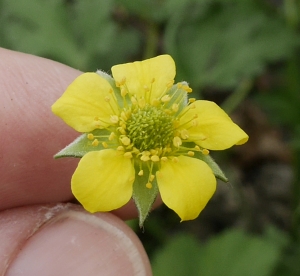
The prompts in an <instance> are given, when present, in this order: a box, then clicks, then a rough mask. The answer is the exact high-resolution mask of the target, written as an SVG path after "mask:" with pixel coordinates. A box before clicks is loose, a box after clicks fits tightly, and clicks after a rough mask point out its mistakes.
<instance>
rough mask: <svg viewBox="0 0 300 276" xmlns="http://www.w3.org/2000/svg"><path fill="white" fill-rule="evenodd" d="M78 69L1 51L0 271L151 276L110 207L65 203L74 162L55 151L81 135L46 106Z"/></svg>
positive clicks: (122, 213)
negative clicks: (99, 209) (92, 209)
mask: <svg viewBox="0 0 300 276" xmlns="http://www.w3.org/2000/svg"><path fill="white" fill-rule="evenodd" d="M80 74H81V72H80V71H77V70H74V69H72V68H70V67H67V66H65V65H62V64H60V63H57V62H53V61H50V60H47V59H43V58H39V57H35V56H31V55H27V54H22V53H18V52H13V51H9V50H5V49H0V127H1V130H0V176H1V185H0V210H1V212H0V241H1V242H0V243H1V248H0V275H14V276H15V275H31V276H32V275H43V276H47V275H72V276H74V275H75V276H76V275H151V268H150V264H149V260H148V258H147V255H146V253H145V251H144V249H143V247H142V245H141V243H140V241H139V240H138V238H137V237H136V236H135V234H134V233H133V231H132V230H131V229H130V228H129V227H127V226H126V224H125V223H124V222H123V221H122V219H129V218H132V217H135V216H136V209H135V206H134V204H133V203H132V202H130V203H129V204H127V205H126V206H124V207H123V208H121V209H120V210H117V211H115V212H114V214H109V213H98V214H94V215H92V214H89V213H87V212H85V211H84V210H83V209H82V208H81V207H79V206H77V205H73V204H70V203H57V202H68V201H70V200H72V199H73V196H72V194H71V190H70V179H71V175H72V173H73V172H74V170H75V168H76V165H77V163H78V160H76V159H61V160H54V159H53V154H55V153H56V152H58V151H59V150H60V149H61V148H63V147H64V146H65V145H67V144H68V143H70V142H71V141H73V140H74V138H76V137H77V136H78V133H76V132H75V131H74V130H72V129H71V128H69V127H68V126H66V125H65V124H64V122H63V121H62V120H60V119H59V118H57V117H56V116H54V115H53V114H52V113H51V108H50V107H51V105H52V104H53V103H54V102H55V100H56V99H57V98H58V97H59V96H60V95H61V94H62V93H63V91H64V90H65V89H66V87H67V86H68V85H69V84H70V83H71V82H72V81H73V80H74V79H75V78H76V77H77V76H78V75H80Z"/></svg>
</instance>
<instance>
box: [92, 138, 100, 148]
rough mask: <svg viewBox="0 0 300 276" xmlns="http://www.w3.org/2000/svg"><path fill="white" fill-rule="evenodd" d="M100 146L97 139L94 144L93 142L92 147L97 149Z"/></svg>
mask: <svg viewBox="0 0 300 276" xmlns="http://www.w3.org/2000/svg"><path fill="white" fill-rule="evenodd" d="M98 145H99V141H98V140H97V139H95V140H94V141H93V142H92V146H94V147H97V146H98Z"/></svg>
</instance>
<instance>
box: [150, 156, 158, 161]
mask: <svg viewBox="0 0 300 276" xmlns="http://www.w3.org/2000/svg"><path fill="white" fill-rule="evenodd" d="M151 161H153V162H158V161H159V156H158V155H152V156H151Z"/></svg>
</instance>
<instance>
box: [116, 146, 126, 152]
mask: <svg viewBox="0 0 300 276" xmlns="http://www.w3.org/2000/svg"><path fill="white" fill-rule="evenodd" d="M124 150H125V149H124V147H123V146H118V147H117V151H124Z"/></svg>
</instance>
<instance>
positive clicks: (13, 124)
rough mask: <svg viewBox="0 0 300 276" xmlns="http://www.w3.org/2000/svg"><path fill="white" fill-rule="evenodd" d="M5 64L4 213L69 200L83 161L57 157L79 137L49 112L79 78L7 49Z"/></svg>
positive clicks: (0, 199)
mask: <svg viewBox="0 0 300 276" xmlns="http://www.w3.org/2000/svg"><path fill="white" fill-rule="evenodd" d="M0 60H1V63H0V99H1V100H0V120H1V121H0V122H1V128H0V129H1V130H0V131H1V135H0V163H1V166H0V176H1V185H0V209H5V208H10V207H15V206H22V205H26V204H36V203H43V202H57V201H66V200H69V199H70V198H72V195H71V192H70V187H69V186H70V185H69V183H70V178H71V175H72V172H73V171H74V169H75V168H76V164H77V161H78V160H75V159H64V160H54V159H53V155H54V154H55V153H56V152H57V151H58V150H59V149H61V148H62V147H64V146H65V145H66V144H67V143H69V142H71V141H72V140H73V139H74V138H75V137H76V136H77V135H78V134H77V133H76V132H75V131H73V130H72V129H71V128H69V127H66V126H65V125H64V123H63V122H62V121H61V120H60V119H59V118H57V117H56V116H54V115H53V114H51V109H50V107H51V104H52V103H53V102H54V101H55V100H56V99H57V98H58V97H59V96H60V95H61V94H62V93H63V91H64V90H65V88H66V87H67V85H68V84H69V83H70V82H72V80H73V79H74V78H76V76H78V75H79V74H80V72H79V71H77V70H74V69H72V68H70V67H67V66H65V65H62V64H59V63H56V62H53V61H50V60H47V59H43V58H38V57H35V56H31V55H26V54H22V53H17V52H13V51H8V50H5V49H0Z"/></svg>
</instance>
